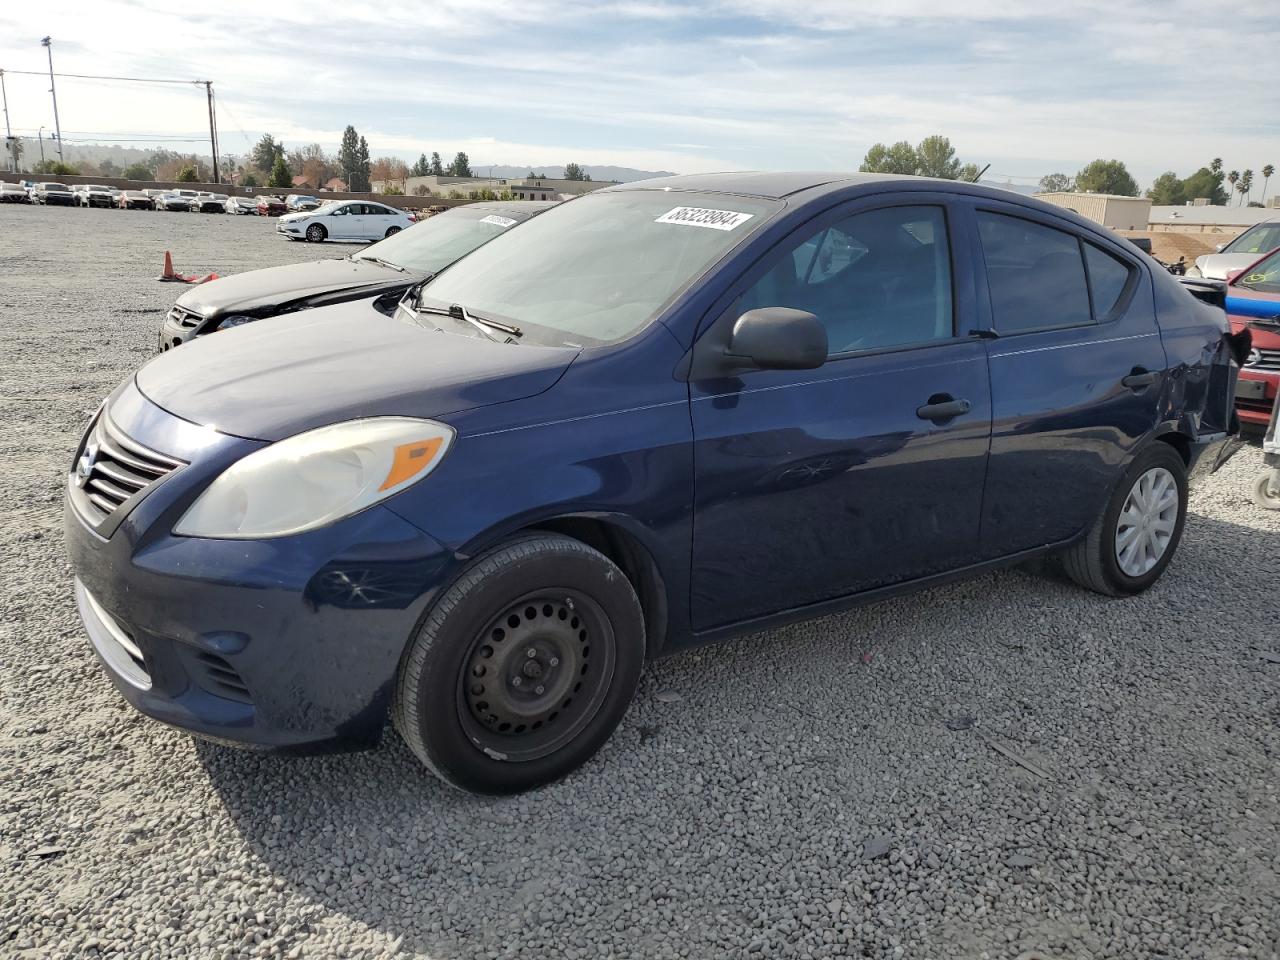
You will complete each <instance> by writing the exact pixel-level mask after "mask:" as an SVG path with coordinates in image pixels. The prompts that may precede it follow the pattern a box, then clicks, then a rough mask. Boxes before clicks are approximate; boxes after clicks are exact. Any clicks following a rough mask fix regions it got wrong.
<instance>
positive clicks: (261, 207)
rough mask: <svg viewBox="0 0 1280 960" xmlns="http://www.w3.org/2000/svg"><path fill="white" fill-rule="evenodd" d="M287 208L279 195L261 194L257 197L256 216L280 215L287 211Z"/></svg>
mask: <svg viewBox="0 0 1280 960" xmlns="http://www.w3.org/2000/svg"><path fill="white" fill-rule="evenodd" d="M288 210H289V208H288V207H287V206H286V205H285V202H284V201H283V200H281V199H280V198H279V197H267V196H262V197H259V198H258V216H260V217H280V216H283V215H284V214H285V213H287V212H288Z"/></svg>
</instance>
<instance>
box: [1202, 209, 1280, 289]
mask: <svg viewBox="0 0 1280 960" xmlns="http://www.w3.org/2000/svg"><path fill="white" fill-rule="evenodd" d="M1278 247H1280V219H1276V220H1263V221H1262V222H1261V223H1255V224H1254V225H1253V226H1252V227H1250V228H1249V229H1248V230H1246V231H1245V232H1244V233H1242V234H1240V236H1238V237H1236V238H1235V239H1234V240H1232V241H1231V242H1230V243H1220V244H1218V252H1217V253H1206V254H1204V255H1203V256H1200V257H1196V264H1195V266H1194V267H1192V268H1191V269H1190V270H1188V271H1187V276H1188V277H1204V278H1205V279H1206V280H1225V279H1227V274H1229V273H1235V272H1236V271H1237V270H1243V269H1244V268H1245V267H1251V266H1253V264H1254V263H1255V262H1257V261H1258V260H1261V259H1262V257H1263V255H1265V254H1268V253H1270V252H1271V251H1272V250H1275V249H1276V248H1278Z"/></svg>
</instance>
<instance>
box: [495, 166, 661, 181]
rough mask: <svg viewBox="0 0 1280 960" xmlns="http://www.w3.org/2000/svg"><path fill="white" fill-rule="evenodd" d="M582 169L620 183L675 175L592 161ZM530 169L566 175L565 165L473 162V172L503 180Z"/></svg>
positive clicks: (519, 175)
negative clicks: (597, 164) (601, 164)
mask: <svg viewBox="0 0 1280 960" xmlns="http://www.w3.org/2000/svg"><path fill="white" fill-rule="evenodd" d="M581 166H582V169H584V170H586V171H587V173H588V174H589V175H590V176H591V179H592V180H617V181H618V182H620V183H630V182H631V181H632V180H648V179H649V178H650V177H673V176H675V174H673V173H672V172H671V171H669V170H635V169H633V168H631V167H607V166H596V165H595V164H592V163H584V164H581ZM530 171H533V172H534V173H540V174H542V175H543V176H545V177H550V178H552V179H557V180H558V179H559V178H560V177H562V176H564V167H562V166H560V167H554V166H553V167H549V166H545V165H543V166H539V165H537V164H529V165H527V166H512V165H511V164H505V163H494V164H489V163H476V162H474V161H473V162H472V164H471V172H472V173H474V174H475V175H476V176H477V177H498V178H499V179H502V180H511V179H515V178H517V177H523V176H526V175H527V174H528V173H529V172H530Z"/></svg>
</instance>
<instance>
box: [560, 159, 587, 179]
mask: <svg viewBox="0 0 1280 960" xmlns="http://www.w3.org/2000/svg"><path fill="white" fill-rule="evenodd" d="M564 179H566V180H590V179H591V178H590V177H588V176H587V172H586V171H585V170H583V169H582V168H581V167H580V166H578V165H577V164H576V163H566V164H565V166H564Z"/></svg>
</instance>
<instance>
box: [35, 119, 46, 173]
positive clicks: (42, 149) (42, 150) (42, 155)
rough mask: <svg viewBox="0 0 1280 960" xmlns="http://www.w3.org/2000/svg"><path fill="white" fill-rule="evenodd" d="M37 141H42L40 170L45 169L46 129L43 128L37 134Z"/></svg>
mask: <svg viewBox="0 0 1280 960" xmlns="http://www.w3.org/2000/svg"><path fill="white" fill-rule="evenodd" d="M36 139H37V140H39V141H40V169H41V170H43V169H44V127H41V128H40V130H39V132H38V133H36Z"/></svg>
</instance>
